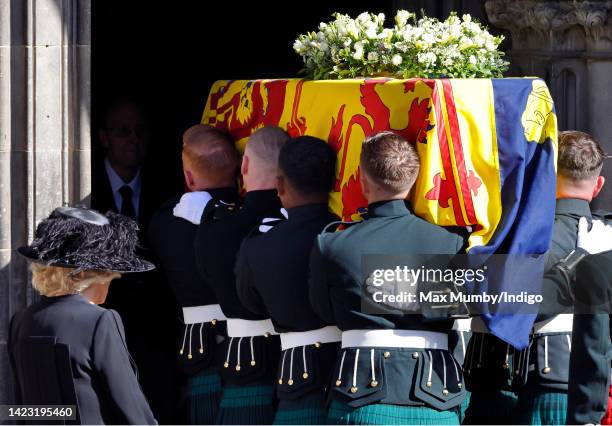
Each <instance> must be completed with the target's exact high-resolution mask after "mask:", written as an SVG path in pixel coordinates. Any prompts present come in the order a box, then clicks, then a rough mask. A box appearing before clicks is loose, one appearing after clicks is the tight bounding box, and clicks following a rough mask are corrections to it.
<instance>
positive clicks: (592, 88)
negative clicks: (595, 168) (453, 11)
mask: <svg viewBox="0 0 612 426" xmlns="http://www.w3.org/2000/svg"><path fill="white" fill-rule="evenodd" d="M485 6H486V10H487V15H488V17H489V21H490V23H491V25H494V26H496V27H499V28H503V29H506V30H508V31H509V32H510V35H511V37H510V38H511V41H512V48H511V49H510V51H509V52H508V57H509V59H510V63H511V69H510V73H509V74H510V75H515V76H523V75H525V76H538V77H542V78H544V79H545V80H546V82H547V83H548V85H549V87H550V90H551V93H552V96H553V98H554V99H555V104H556V110H557V117H558V119H559V128H560V129H562V130H565V129H578V130H583V131H586V132H589V133H591V134H593V135H594V136H595V138H596V139H597V140H598V141H599V142H600V143H601V144H602V145H603V146H604V149H605V150H606V151H607V152H608V153H610V154H612V103H611V101H610V94H611V93H612V16H611V11H612V1H574V0H572V1H569V0H568V1H535V0H487V1H486V4H485ZM604 175H605V176H606V178H607V181H608V183H607V185H606V186H605V187H604V190H603V191H602V194H601V195H600V196H599V197H598V198H597V199H596V200H595V201H594V202H593V204H594V206H595V208H602V209H606V210H612V159H610V160H607V161H606V162H605V163H604Z"/></svg>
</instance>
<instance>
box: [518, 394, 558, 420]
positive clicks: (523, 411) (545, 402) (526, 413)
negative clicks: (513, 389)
mask: <svg viewBox="0 0 612 426" xmlns="http://www.w3.org/2000/svg"><path fill="white" fill-rule="evenodd" d="M566 419H567V392H558V391H537V390H529V391H525V392H520V393H519V394H518V404H517V407H516V418H515V423H516V424H523V425H564V424H565V421H566Z"/></svg>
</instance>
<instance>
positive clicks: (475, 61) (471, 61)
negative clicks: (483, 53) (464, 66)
mask: <svg viewBox="0 0 612 426" xmlns="http://www.w3.org/2000/svg"><path fill="white" fill-rule="evenodd" d="M469 61H470V64H472V65H476V64H477V63H478V60H477V59H476V56H474V55H470V59H469Z"/></svg>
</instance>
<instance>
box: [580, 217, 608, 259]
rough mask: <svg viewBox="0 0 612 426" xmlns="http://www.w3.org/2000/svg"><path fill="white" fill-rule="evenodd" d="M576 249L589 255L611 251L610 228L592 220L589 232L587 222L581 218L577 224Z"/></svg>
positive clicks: (599, 221)
mask: <svg viewBox="0 0 612 426" xmlns="http://www.w3.org/2000/svg"><path fill="white" fill-rule="evenodd" d="M578 247H580V248H581V249H583V250H585V251H588V252H589V253H590V254H596V253H601V252H602V251H608V250H612V226H610V225H606V224H605V223H604V222H602V221H601V220H593V227H592V228H591V230H590V231H589V222H588V221H587V220H586V218H585V217H581V218H580V221H579V222H578Z"/></svg>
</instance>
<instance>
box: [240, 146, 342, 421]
mask: <svg viewBox="0 0 612 426" xmlns="http://www.w3.org/2000/svg"><path fill="white" fill-rule="evenodd" d="M335 157H336V156H335V154H334V152H333V150H332V149H331V148H330V147H329V145H327V144H326V143H325V142H324V141H322V140H320V139H317V138H314V137H310V136H302V137H298V138H295V139H292V140H290V141H289V142H288V143H287V144H285V146H284V147H283V149H282V150H281V153H280V157H279V166H278V183H277V185H278V195H279V197H280V199H281V201H282V204H283V207H284V208H285V209H286V210H287V214H288V218H287V220H284V221H278V222H276V224H275V222H274V221H269V220H267V219H264V223H262V225H261V226H260V227H259V229H256V230H255V231H254V232H253V234H252V235H253V236H252V237H249V238H247V239H246V240H245V241H244V243H243V245H242V248H241V250H240V255H239V257H238V262H237V264H236V280H237V281H236V283H237V286H238V295H239V296H240V299H241V301H242V302H243V303H244V305H245V306H246V307H247V308H249V309H250V310H251V311H253V312H255V313H257V314H260V315H269V316H270V317H271V319H272V323H273V324H274V329H275V330H276V331H277V332H278V333H279V334H280V339H281V344H282V355H281V362H280V364H279V366H278V369H277V373H276V378H277V388H276V389H277V396H278V398H279V406H278V410H277V412H276V416H275V421H274V423H276V424H325V422H326V414H327V410H326V409H325V388H326V387H327V385H328V382H329V380H328V379H329V377H330V374H331V369H332V367H333V362H334V360H335V359H336V355H337V354H338V349H339V347H340V330H339V329H338V328H337V327H336V326H335V325H333V324H332V323H329V322H326V321H324V320H322V319H320V318H318V317H317V316H316V315H315V313H314V312H313V310H312V308H311V306H310V303H308V263H309V258H310V252H311V251H312V247H313V244H314V241H315V237H316V236H317V234H319V233H320V232H321V231H322V230H323V228H324V227H325V226H326V225H327V224H329V223H330V222H332V221H334V220H337V217H335V216H334V215H333V214H332V213H330V212H329V209H328V200H327V197H328V193H329V191H331V189H332V187H333V183H334V176H335V167H336V158H335ZM270 227H272V228H270Z"/></svg>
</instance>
